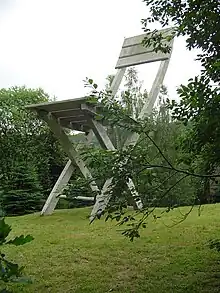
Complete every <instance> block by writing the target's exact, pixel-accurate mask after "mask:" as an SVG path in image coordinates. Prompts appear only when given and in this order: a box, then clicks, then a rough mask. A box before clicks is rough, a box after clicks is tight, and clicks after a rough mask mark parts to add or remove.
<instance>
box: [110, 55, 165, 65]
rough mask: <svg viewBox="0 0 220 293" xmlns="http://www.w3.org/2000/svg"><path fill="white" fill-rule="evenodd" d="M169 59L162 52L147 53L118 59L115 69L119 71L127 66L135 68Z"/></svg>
mask: <svg viewBox="0 0 220 293" xmlns="http://www.w3.org/2000/svg"><path fill="white" fill-rule="evenodd" d="M168 58H169V54H164V53H162V52H157V53H156V52H148V53H143V54H138V55H133V56H128V57H124V58H119V59H118V62H117V65H116V67H115V68H117V69H120V68H124V67H129V66H135V65H140V64H145V63H151V62H156V61H161V60H166V59H168Z"/></svg>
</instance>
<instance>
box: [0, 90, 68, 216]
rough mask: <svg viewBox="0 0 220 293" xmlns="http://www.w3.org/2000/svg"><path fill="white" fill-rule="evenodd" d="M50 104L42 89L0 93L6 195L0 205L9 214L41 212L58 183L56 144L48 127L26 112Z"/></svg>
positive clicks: (1, 156)
mask: <svg viewBox="0 0 220 293" xmlns="http://www.w3.org/2000/svg"><path fill="white" fill-rule="evenodd" d="M48 100H49V96H48V95H47V94H46V93H45V92H44V91H43V90H42V89H37V90H32V89H27V88H25V87H12V88H10V89H1V90H0V174H2V176H1V178H0V184H1V189H3V191H4V192H3V195H2V196H1V199H0V201H1V205H2V208H3V209H5V211H6V212H7V214H17V213H18V214H22V213H27V212H33V211H35V210H39V208H40V207H41V205H42V200H43V199H44V197H45V196H46V195H48V189H50V187H51V186H52V184H53V183H54V179H56V178H54V177H56V176H57V175H56V176H54V174H53V169H54V167H56V166H60V165H61V166H62V163H63V162H62V160H63V156H62V155H61V151H60V147H59V144H58V143H57V140H56V139H55V138H54V136H53V135H52V134H51V132H50V130H49V128H48V127H47V126H46V125H45V123H43V122H42V121H40V120H39V119H38V118H37V117H36V115H35V114H34V113H31V112H30V111H28V110H26V109H25V106H26V105H28V104H35V103H39V102H46V101H48ZM15 203H16V205H15Z"/></svg>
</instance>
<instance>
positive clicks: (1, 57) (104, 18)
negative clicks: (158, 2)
mask: <svg viewBox="0 0 220 293" xmlns="http://www.w3.org/2000/svg"><path fill="white" fill-rule="evenodd" d="M147 16H148V10H147V8H146V6H145V4H144V3H143V2H142V1H141V0H93V1H91V0H0V40H1V46H0V87H1V88H2V87H10V86H13V85H26V86H28V87H42V88H43V89H44V90H45V91H46V92H48V93H49V94H50V95H54V96H56V97H57V99H58V100H61V99H68V98H75V97H80V96H82V95H83V94H85V89H84V84H83V80H84V79H85V77H90V78H93V79H94V80H95V81H96V82H97V83H98V84H99V85H104V84H105V77H106V76H107V75H108V74H113V73H115V70H114V67H115V65H116V62H117V58H118V56H119V53H120V50H121V46H122V43H123V39H124V37H131V36H134V35H137V34H141V33H143V31H142V29H141V23H140V21H141V19H142V18H146V17H147ZM157 28H158V27H157ZM195 56H196V55H195V52H189V51H187V50H186V48H185V41H184V39H183V38H180V39H176V40H175V44H174V51H173V55H172V59H171V63H170V67H169V70H168V72H167V76H166V78H165V82H164V83H165V85H167V86H168V90H169V94H170V96H171V98H174V97H175V95H176V94H175V90H176V87H177V86H178V85H180V84H181V83H186V82H187V80H188V79H189V78H190V77H192V76H194V75H196V74H198V72H199V70H200V65H199V63H197V62H196V61H194V59H195ZM138 68H139V71H140V78H141V79H142V80H144V81H145V87H146V88H147V89H148V90H149V89H150V85H151V83H152V81H153V79H154V77H155V74H156V71H157V68H158V66H157V65H156V66H155V64H146V65H142V66H139V67H138Z"/></svg>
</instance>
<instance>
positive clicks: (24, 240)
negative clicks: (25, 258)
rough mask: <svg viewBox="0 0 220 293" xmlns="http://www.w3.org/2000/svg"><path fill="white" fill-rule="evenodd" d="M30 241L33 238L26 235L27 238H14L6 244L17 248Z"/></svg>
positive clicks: (22, 236)
mask: <svg viewBox="0 0 220 293" xmlns="http://www.w3.org/2000/svg"><path fill="white" fill-rule="evenodd" d="M32 240H34V237H33V236H31V235H27V236H24V235H21V236H17V237H15V238H14V239H13V240H10V241H8V242H7V243H6V244H13V245H16V246H19V245H23V244H25V243H28V242H31V241H32Z"/></svg>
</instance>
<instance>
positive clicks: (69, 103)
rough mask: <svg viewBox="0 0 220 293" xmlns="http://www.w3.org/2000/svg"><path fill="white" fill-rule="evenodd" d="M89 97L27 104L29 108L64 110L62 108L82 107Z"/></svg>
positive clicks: (50, 110)
mask: <svg viewBox="0 0 220 293" xmlns="http://www.w3.org/2000/svg"><path fill="white" fill-rule="evenodd" d="M86 100H87V97H83V98H77V99H69V100H62V101H56V102H49V103H41V104H33V105H28V106H26V108H27V109H29V110H35V111H38V110H45V111H47V112H54V111H62V110H69V109H76V108H80V105H81V104H82V103H86Z"/></svg>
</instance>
